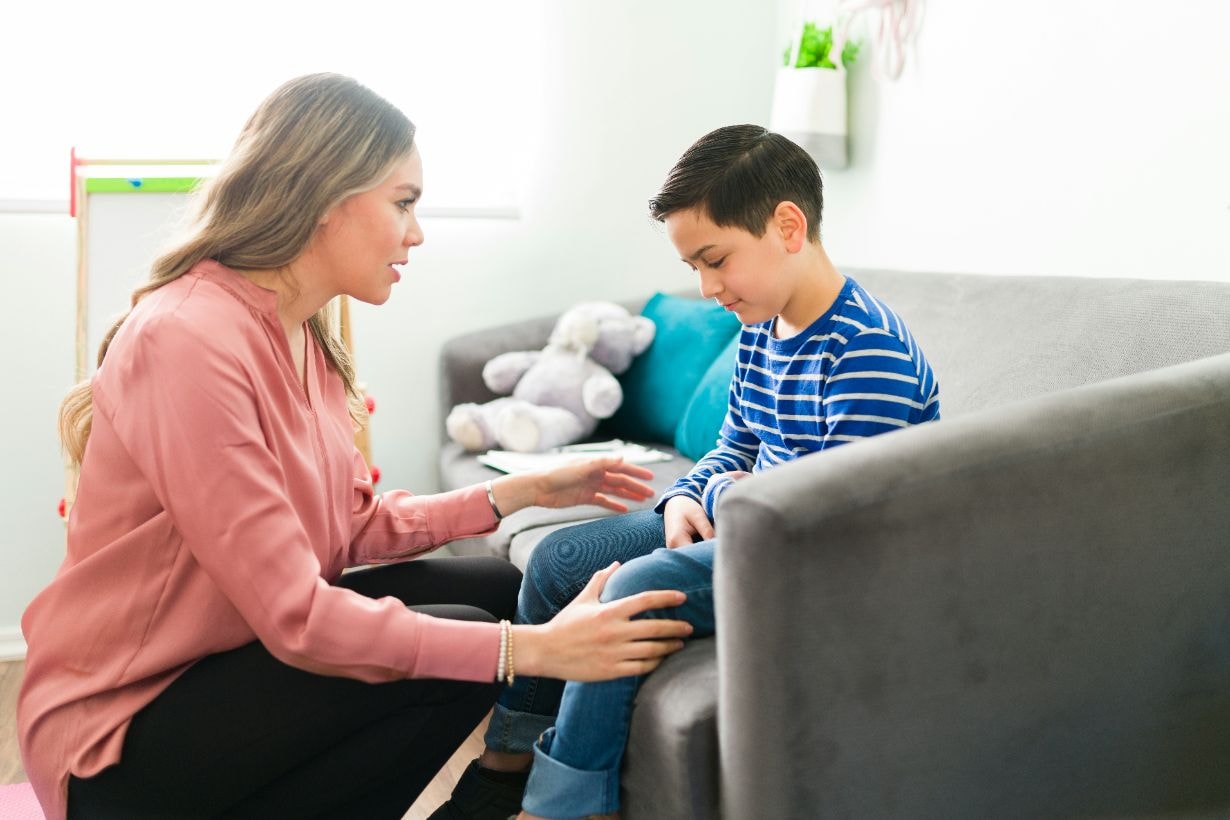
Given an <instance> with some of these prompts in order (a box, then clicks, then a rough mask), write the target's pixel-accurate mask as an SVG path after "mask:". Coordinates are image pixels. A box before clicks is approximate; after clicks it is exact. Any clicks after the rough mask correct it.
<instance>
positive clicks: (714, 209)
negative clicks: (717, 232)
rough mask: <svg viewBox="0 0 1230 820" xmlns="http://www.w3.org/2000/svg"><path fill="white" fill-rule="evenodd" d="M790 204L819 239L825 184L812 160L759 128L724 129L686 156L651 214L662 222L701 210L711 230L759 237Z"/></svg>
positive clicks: (651, 202)
mask: <svg viewBox="0 0 1230 820" xmlns="http://www.w3.org/2000/svg"><path fill="white" fill-rule="evenodd" d="M786 200H789V201H790V202H793V203H794V204H795V205H798V206H799V210H801V211H802V212H803V215H804V216H806V217H807V238H808V239H809V240H811V241H812V242H818V241H819V240H820V215H821V212H822V211H823V210H824V185H823V183H822V182H821V180H820V169H819V168H817V167H816V161H815V160H813V159H812V158H811V156H810V155H809V154H808V153H807V152H806V151H804V150H803V149H802V148H800V147H799V146H798V145H796V144H795V143H793V142H791V141H790V140H788V139H786V138H785V137H783V136H782V135H781V134H774V133H773V132H772V131H769V130H767V129H765V128H761V127H760V126H759V125H727V126H724V127H722V128H718V129H717V130H715V131H710V132H709V133H708V134H705V135H704V136H703V137H701V138H700V139H698V140H697V141H696V142H694V143H693V144H692V147H691V148H689V149H688V150H687V151H684V153H683V156H682V157H680V158H679V161H678V162H676V163H675V167H674V168H672V169H671V172H670V174H668V175H667V177H666V183H665V184H664V185H663V186H662V190H661V191H659V192H658V194H657V196H655V197H654V198H653V199H651V200H649V215H650V216H652V217H653V218H654V219H656V220H658V221H659V222H662V221H664V220H665V219H666V217H667V216H669V215H670V214H672V213H675V212H676V211H682V210H686V209H688V208H694V207H700V208H701V209H702V211H703V212H704V213H706V214H707V215H708V216H709V218H710V219H711V220H713V223H714V224H715V225H720V226H722V227H726V226H730V225H734V226H737V227H740V228H743V229H744V230H746V231H748V232H749V233H751V234H752V235H753V236H763V235H764V232H765V228H766V227H767V225H768V224H769V217H771V216H772V215H773V211H774V209H776V208H777V206H778V205H779V204H780V203H782V202H784V201H786Z"/></svg>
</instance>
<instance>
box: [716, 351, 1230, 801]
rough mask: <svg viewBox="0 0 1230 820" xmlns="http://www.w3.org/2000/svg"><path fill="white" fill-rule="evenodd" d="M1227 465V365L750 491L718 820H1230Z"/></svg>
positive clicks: (830, 462) (913, 434)
mask: <svg viewBox="0 0 1230 820" xmlns="http://www.w3.org/2000/svg"><path fill="white" fill-rule="evenodd" d="M1146 335H1147V334H1146ZM1228 453H1230V355H1224V356H1220V357H1216V358H1211V359H1206V360H1203V361H1200V362H1197V363H1192V364H1185V365H1179V366H1175V367H1172V368H1166V369H1163V370H1158V371H1153V372H1149V373H1144V374H1141V375H1137V376H1131V377H1126V378H1123V379H1118V380H1115V381H1111V382H1105V383H1100V384H1096V385H1092V386H1089V387H1084V388H1078V389H1074V390H1069V391H1065V392H1061V393H1053V394H1051V395H1048V396H1044V397H1040V398H1037V399H1032V400H1029V401H1025V402H1021V403H1017V404H1013V405H1009V406H1005V407H1002V408H1000V409H996V410H990V411H987V412H983V413H974V414H969V415H967V416H966V417H964V418H959V419H956V420H950V421H945V422H942V423H940V424H935V425H927V426H924V427H918V428H913V429H909V430H903V431H900V432H895V433H891V434H888V435H885V436H881V437H878V438H876V439H871V440H868V441H863V442H858V443H855V444H852V445H849V446H847V447H842V448H839V449H837V450H834V451H832V452H831V453H826V454H824V455H823V456H819V457H816V456H812V457H807V458H803V459H801V460H799V461H798V462H796V463H793V464H789V465H786V466H783V467H781V468H779V469H776V470H773V471H770V472H769V473H766V474H764V475H761V476H758V477H757V478H756V479H754V480H748V481H747V482H745V483H741V484H740V485H739V486H738V487H737V488H735V489H734V490H732V492H731V495H730V496H729V497H728V498H727V499H726V500H725V501H724V507H723V520H722V522H721V529H720V537H721V539H722V545H723V550H722V551H721V552H720V553H719V555H718V561H717V569H716V598H717V601H718V611H717V614H718V644H719V647H718V658H719V662H718V666H719V676H720V680H721V691H722V698H721V703H720V711H719V724H720V726H721V738H722V750H721V760H722V787H723V790H724V791H723V800H724V801H725V807H726V810H727V816H729V817H757V818H778V817H783V818H784V817H822V816H875V817H880V816H893V817H937V818H938V817H943V818H956V817H1055V816H1116V817H1119V816H1143V815H1156V814H1161V813H1164V812H1184V811H1192V812H1209V813H1214V812H1215V810H1216V809H1230V777H1227V776H1226V772H1230V733H1228V732H1227V731H1226V727H1227V726H1228V725H1230V560H1227V559H1228V557H1230V505H1227V504H1226V498H1225V492H1226V490H1225V488H1226V487H1227V486H1230V458H1228V457H1227V454H1228ZM752 761H754V764H753V765H750V766H749V762H752Z"/></svg>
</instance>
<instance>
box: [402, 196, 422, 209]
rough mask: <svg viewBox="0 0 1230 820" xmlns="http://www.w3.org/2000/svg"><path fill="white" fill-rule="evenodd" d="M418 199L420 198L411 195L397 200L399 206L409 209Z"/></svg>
mask: <svg viewBox="0 0 1230 820" xmlns="http://www.w3.org/2000/svg"><path fill="white" fill-rule="evenodd" d="M417 201H418V200H416V199H415V198H414V197H409V198H408V199H399V200H397V207H398V208H400V209H402V210H403V211H408V210H410V208H412V207H413V206H414V203H415V202H417Z"/></svg>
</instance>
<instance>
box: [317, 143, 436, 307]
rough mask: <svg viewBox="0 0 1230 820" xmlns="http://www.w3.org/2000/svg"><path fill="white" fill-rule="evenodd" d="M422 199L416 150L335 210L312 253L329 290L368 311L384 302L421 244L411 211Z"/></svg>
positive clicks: (330, 214)
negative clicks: (363, 305) (368, 307)
mask: <svg viewBox="0 0 1230 820" xmlns="http://www.w3.org/2000/svg"><path fill="white" fill-rule="evenodd" d="M422 193H423V162H422V158H421V157H420V156H419V152H418V149H417V148H415V149H414V150H412V151H411V152H410V154H409V155H408V156H407V157H406V158H405V159H403V160H402V161H401V162H399V163H397V165H396V166H394V168H393V171H392V173H390V174H389V175H388V176H387V177H386V178H385V179H384V180H383V181H382V182H380V184H379V185H377V186H376V187H375V188H372V189H371V190H368V191H364V192H363V193H359V194H354V195H353V196H350V197H347V198H346V199H344V200H342V201H341V202H340V203H338V204H337V205H336V206H334V207H333V208H332V209H331V210H330V211H329V212H328V213H327V214H326V215H325V219H324V222H323V224H322V225H321V228H320V231H319V233H318V235H317V242H318V245H317V247H316V249H315V250H316V251H317V252H318V253H319V255H320V256H319V259H320V261H321V263H322V267H323V270H324V271H325V274H326V276H328V277H330V279H331V285H332V287H331V288H330V289H331V290H334V291H335V292H336V293H339V294H346V295H347V296H350V297H353V298H355V299H358V300H359V301H361V302H367V303H369V304H373V305H379V304H383V303H384V302H385V301H387V300H388V298H389V294H390V293H391V292H392V289H393V285H394V284H395V283H396V282H398V281H400V280H401V273H400V272H398V270H397V269H396V268H395V267H394V265H404V264H406V259H407V254H408V253H409V250H410V248H412V247H414V246H415V245H419V244H422V242H423V230H422V228H420V227H419V222H418V217H417V216H415V213H414V208H415V205H416V204H417V203H418V200H419V197H420V196H422Z"/></svg>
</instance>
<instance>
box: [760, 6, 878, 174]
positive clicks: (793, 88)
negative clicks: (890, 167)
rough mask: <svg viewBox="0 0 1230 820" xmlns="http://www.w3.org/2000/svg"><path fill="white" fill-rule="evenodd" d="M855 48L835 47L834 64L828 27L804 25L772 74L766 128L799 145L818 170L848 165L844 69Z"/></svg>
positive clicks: (847, 43)
mask: <svg viewBox="0 0 1230 820" xmlns="http://www.w3.org/2000/svg"><path fill="white" fill-rule="evenodd" d="M858 48H859V47H858V44H857V43H855V42H853V41H845V42H842V43H840V44H839V45H838V46H837V50H838V51H840V54H841V58H840V60H836V61H835V60H834V59H833V57H834V42H833V28H832V27H831V26H829V27H825V28H821V27H820V26H818V25H817V24H816V23H814V22H806V23H804V24H803V28H802V30H801V31H800V32H799V35H798V37H796V38H795V39H794V40H793V42H791V44H790V45H788V46H787V47H786V50H785V53H784V54H783V55H782V68H780V69H778V71H777V80H776V83H775V84H774V89H773V109H772V114H771V115H770V117H769V122H770V128H772V130H774V131H776V132H778V133H779V134H782V135H783V136H785V137H788V138H789V139H792V140H794V141H795V142H797V143H798V144H799V145H801V146H802V147H803V148H804V149H805V150H806V151H807V152H808V153H810V154H811V155H812V156H813V157H814V158H815V159H816V162H817V163H818V164H819V165H820V167H821V168H822V169H823V168H845V167H846V166H847V165H848V164H849V150H848V145H847V134H846V68H847V67H848V66H849V65H850V64H851V63H853V62H854V60H855V58H856V57H857V56H858Z"/></svg>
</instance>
